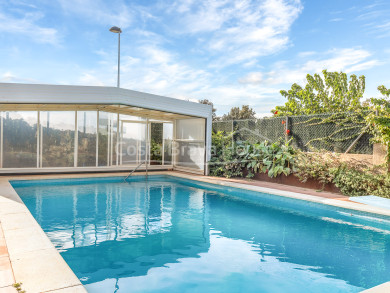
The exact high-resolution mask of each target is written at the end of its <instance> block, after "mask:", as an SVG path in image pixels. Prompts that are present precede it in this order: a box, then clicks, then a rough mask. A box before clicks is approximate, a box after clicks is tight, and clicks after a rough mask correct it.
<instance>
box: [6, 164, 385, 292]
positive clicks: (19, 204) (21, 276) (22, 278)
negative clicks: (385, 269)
mask: <svg viewBox="0 0 390 293" xmlns="http://www.w3.org/2000/svg"><path fill="white" fill-rule="evenodd" d="M125 175H127V173H123V172H120V173H99V174H53V175H23V176H3V177H0V190H1V191H0V205H3V203H8V205H10V206H11V207H14V208H16V210H13V211H12V212H8V213H7V212H5V213H4V211H3V209H1V207H0V222H1V223H3V220H4V216H5V215H10V214H20V215H24V216H26V215H27V217H30V223H29V224H30V225H32V226H31V227H28V228H24V227H21V226H22V224H23V223H19V226H17V228H13V230H16V229H38V230H40V231H41V232H42V233H39V234H40V235H38V234H36V235H34V236H33V237H34V238H35V241H38V243H44V242H46V241H47V240H48V241H49V242H50V243H51V241H50V240H49V238H48V236H47V235H46V234H45V233H44V232H43V230H42V228H41V226H40V225H39V224H38V222H37V221H36V220H35V219H34V217H33V216H32V214H31V213H30V211H29V210H28V208H27V207H26V206H25V204H24V203H23V201H22V200H21V198H20V197H19V195H18V194H17V192H16V191H15V190H14V189H13V187H12V185H11V183H10V182H9V181H10V180H43V179H71V178H98V177H118V176H125ZM142 175H145V174H144V172H140V173H137V174H133V176H142ZM149 175H151V176H153V175H168V176H171V177H178V178H183V179H189V180H194V181H198V182H204V183H210V184H215V185H220V186H226V187H233V188H239V189H244V190H250V191H256V192H262V193H269V194H272V195H277V196H283V197H288V198H293V199H298V200H305V201H310V202H316V203H320V204H324V205H328V206H334V207H339V208H345V209H350V210H356V211H360V212H366V213H370V214H374V215H375V214H376V215H382V216H390V210H387V209H382V208H379V207H375V206H369V205H366V204H360V203H354V202H348V201H342V200H338V199H329V198H323V197H320V196H314V195H308V194H303V193H297V192H291V191H284V190H278V189H275V188H269V187H261V186H255V185H249V184H245V183H238V182H232V181H224V180H221V178H218V177H215V178H214V177H208V176H202V175H196V174H188V173H182V172H175V171H156V172H153V173H152V174H149ZM4 190H5V191H4ZM24 224H26V223H24ZM3 229H4V227H3ZM7 234H8V233H5V235H4V236H5V241H6V243H7V244H8V241H7ZM42 234H43V235H42ZM30 241H31V239H30ZM11 250H12V249H11ZM45 250H49V251H51V253H52V254H54V255H55V256H56V257H57V261H58V256H59V257H60V259H61V260H62V264H61V265H62V267H60V266H57V269H58V270H60V271H61V273H62V275H61V278H60V279H64V278H63V275H65V276H66V277H67V278H69V280H71V281H70V282H71V283H73V282H75V284H71V285H69V284H62V285H56V286H52V287H54V288H52V287H50V288H52V289H46V290H44V291H39V292H49V291H50V292H57V290H58V291H59V290H63V289H67V288H72V287H73V288H77V289H79V291H78V292H87V291H86V289H85V287H84V286H83V285H82V284H81V281H80V280H79V279H78V278H77V276H76V275H75V274H74V272H73V271H72V269H71V268H70V267H69V266H68V264H67V263H66V262H65V260H64V259H63V258H62V256H61V255H60V253H59V252H58V251H57V249H56V248H55V247H54V245H53V244H52V243H51V247H50V248H48V249H45ZM36 251H42V249H36ZM36 251H29V252H27V254H28V253H30V254H34V252H36ZM18 255H19V257H21V256H23V255H21V254H15V255H14V256H12V257H11V256H10V259H11V266H12V268H13V271H14V277H15V280H16V282H22V283H23V285H22V286H23V289H24V290H26V289H28V287H29V286H30V285H29V284H30V282H31V281H32V282H33V283H36V280H37V279H36V277H32V276H31V275H29V274H26V272H25V271H26V269H24V270H20V268H18V266H13V263H14V262H16V261H17V256H18ZM13 259H14V260H13ZM38 262H39V259H38ZM60 262H61V261H60ZM64 264H65V266H64ZM55 267H56V266H55ZM55 267H54V269H55ZM15 268H16V270H15ZM30 269H31V268H30ZM35 269H36V267H35ZM41 269H42V268H41ZM23 271H24V272H23ZM30 273H31V271H30ZM34 273H35V274H34V276H35V275H36V276H38V277H39V276H41V273H42V271H40V270H39V269H38V270H36V271H34ZM17 276H18V278H17ZM74 278H76V279H77V281H75V280H74ZM61 283H62V280H60V281H59V284H61ZM388 283H389V282H386V283H384V284H381V285H378V286H376V287H373V288H370V289H367V290H370V291H369V292H370V293H375V292H378V293H379V292H383V291H382V288H387V286H389V284H388ZM25 284H27V288H24V286H25ZM26 291H27V292H34V291H29V290H26Z"/></svg>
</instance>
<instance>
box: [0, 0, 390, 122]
mask: <svg viewBox="0 0 390 293" xmlns="http://www.w3.org/2000/svg"><path fill="white" fill-rule="evenodd" d="M114 25H116V26H119V27H121V28H122V31H123V33H122V34H121V87H122V88H126V89H132V90H138V91H143V92H148V93H153V94H158V95H165V96H170V97H174V98H179V99H186V100H191V101H196V100H198V99H209V100H211V101H212V102H213V103H214V104H215V107H216V108H217V114H218V115H222V114H224V113H227V112H228V111H229V110H230V108H231V107H233V106H241V105H245V104H246V105H250V106H251V107H252V108H254V109H255V111H256V113H257V116H259V117H262V116H266V115H269V114H270V111H271V109H272V108H274V107H275V106H276V105H283V104H284V103H285V98H283V97H282V96H281V95H280V93H279V91H280V90H282V89H285V90H286V89H289V88H290V87H291V85H292V84H293V83H295V82H296V83H298V84H301V85H304V84H305V76H306V74H308V73H310V74H314V73H320V72H321V71H322V70H323V69H327V70H328V71H343V72H346V73H348V74H356V75H365V76H366V92H365V97H364V98H369V97H373V96H379V93H378V91H377V89H376V88H377V87H378V85H382V84H384V85H386V86H388V87H390V1H388V0H238V1H233V0H230V1H228V0H208V1H201V0H177V1H175V0H170V1H168V0H166V1H165V0H157V1H152V0H148V1H137V0H133V1H129V0H127V1H126V0H111V1H103V0H1V1H0V82H22V83H44V84H69V85H99V86H116V78H117V76H116V74H117V46H118V43H117V38H118V36H117V34H114V33H111V32H110V31H109V28H110V27H111V26H114Z"/></svg>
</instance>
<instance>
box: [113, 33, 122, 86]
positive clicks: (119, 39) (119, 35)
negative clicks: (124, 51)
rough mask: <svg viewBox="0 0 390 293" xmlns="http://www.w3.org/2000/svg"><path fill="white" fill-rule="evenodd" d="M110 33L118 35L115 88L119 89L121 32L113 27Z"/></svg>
mask: <svg viewBox="0 0 390 293" xmlns="http://www.w3.org/2000/svg"><path fill="white" fill-rule="evenodd" d="M110 32H112V33H115V34H118V81H117V85H116V86H117V87H119V74H120V61H121V33H122V30H121V29H120V28H119V27H117V26H113V27H112V28H110Z"/></svg>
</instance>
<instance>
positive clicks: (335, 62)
mask: <svg viewBox="0 0 390 293" xmlns="http://www.w3.org/2000/svg"><path fill="white" fill-rule="evenodd" d="M298 56H300V57H302V55H301V54H298ZM307 56H308V57H310V58H312V59H310V60H307V61H305V62H303V63H299V64H295V65H294V64H292V62H288V61H279V62H276V63H275V64H273V66H272V67H273V68H274V69H273V70H271V71H268V72H251V73H249V74H248V75H246V76H245V77H243V78H242V79H239V80H246V81H247V83H251V84H259V83H261V84H268V85H279V84H292V83H294V82H297V83H303V82H304V81H305V78H306V74H308V73H310V74H314V73H320V72H321V71H322V70H324V69H327V70H328V71H344V72H346V73H358V72H359V71H363V70H366V69H370V68H373V67H375V66H377V65H380V64H381V62H380V61H379V60H377V59H372V54H371V53H370V52H369V51H367V50H363V49H359V48H346V49H333V50H330V51H328V52H325V53H322V54H320V53H316V54H314V53H313V54H308V55H307ZM315 57H316V58H315ZM313 58H315V59H313ZM254 76H262V79H261V80H259V79H254V78H252V79H251V78H250V77H254Z"/></svg>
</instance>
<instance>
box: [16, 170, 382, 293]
mask: <svg viewBox="0 0 390 293" xmlns="http://www.w3.org/2000/svg"><path fill="white" fill-rule="evenodd" d="M11 184H12V186H13V187H14V189H15V190H16V191H17V193H18V194H19V195H20V197H21V198H22V200H23V201H24V203H25V204H26V206H27V207H28V208H29V210H30V212H31V213H32V214H33V216H34V217H35V219H36V220H37V221H38V223H39V224H40V225H41V227H42V229H43V230H44V231H45V232H46V234H47V235H48V237H49V238H50V239H51V241H52V242H53V244H54V245H55V247H56V248H57V249H58V250H59V251H60V253H61V255H62V257H63V258H64V259H65V261H66V262H67V263H68V265H69V266H70V267H71V268H72V270H73V271H74V272H75V274H76V275H77V276H78V278H79V279H80V280H81V282H82V283H83V284H84V285H85V287H86V289H87V290H88V291H89V292H129V291H131V292H303V291H304V292H359V291H361V290H362V289H364V288H370V287H373V286H375V285H378V284H381V283H384V282H386V281H389V278H390V277H389V276H390V219H389V218H386V217H378V218H376V217H372V215H370V214H365V213H362V212H356V211H351V210H346V209H341V208H335V207H330V206H325V205H321V204H317V203H310V202H305V201H300V200H295V199H290V198H284V197H280V196H275V195H270V194H265V193H259V192H253V191H248V190H243V189H237V188H231V187H223V186H218V185H213V184H207V183H201V182H197V181H191V180H187V179H182V178H177V177H173V176H162V175H153V176H149V179H148V180H145V178H144V177H143V176H133V177H132V178H130V180H129V182H126V183H125V182H123V177H104V178H87V179H61V180H57V179H56V180H31V181H30V180H23V181H22V180H20V181H11Z"/></svg>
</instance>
